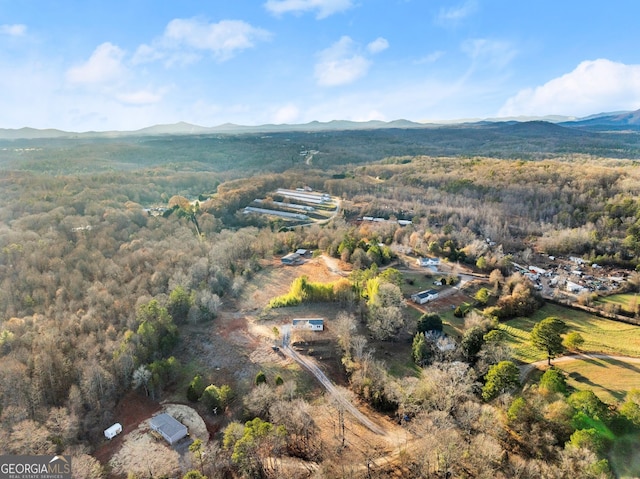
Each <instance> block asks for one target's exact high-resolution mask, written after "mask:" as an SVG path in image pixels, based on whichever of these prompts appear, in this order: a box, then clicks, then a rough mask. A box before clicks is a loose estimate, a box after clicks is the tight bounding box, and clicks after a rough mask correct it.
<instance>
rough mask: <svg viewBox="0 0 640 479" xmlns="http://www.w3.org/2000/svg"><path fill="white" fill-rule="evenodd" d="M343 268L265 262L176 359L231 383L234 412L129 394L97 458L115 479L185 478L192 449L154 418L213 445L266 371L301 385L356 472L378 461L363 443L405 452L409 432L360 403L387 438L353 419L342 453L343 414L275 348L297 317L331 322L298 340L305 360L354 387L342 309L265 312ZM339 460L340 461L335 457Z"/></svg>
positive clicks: (187, 334)
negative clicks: (298, 281) (158, 433)
mask: <svg viewBox="0 0 640 479" xmlns="http://www.w3.org/2000/svg"><path fill="white" fill-rule="evenodd" d="M340 266H341V265H340V264H339V262H338V261H337V260H333V261H330V262H329V264H328V263H327V262H326V261H325V260H323V259H322V258H318V259H309V260H306V261H305V263H304V264H301V265H299V266H283V265H281V264H280V262H279V261H277V260H276V261H272V262H269V263H265V264H264V265H263V269H262V270H261V271H259V272H258V273H256V274H255V276H254V277H253V278H252V279H251V281H249V282H248V283H247V285H246V287H245V289H244V292H243V294H242V295H241V296H240V297H239V298H235V299H232V300H231V299H226V301H225V304H224V306H223V308H222V309H221V311H220V314H219V316H218V317H217V318H216V319H214V320H213V321H211V322H209V323H202V324H197V325H186V326H183V327H182V328H181V341H180V344H179V346H178V347H177V348H176V350H175V351H174V353H175V355H176V357H177V358H178V359H179V360H180V361H181V363H182V364H189V367H190V368H191V369H192V370H193V371H196V372H199V373H201V374H202V375H203V378H204V379H205V382H206V383H209V382H211V383H214V384H217V385H222V384H229V385H230V386H231V387H232V389H233V390H234V392H235V393H236V394H237V398H236V400H235V401H234V402H233V403H232V404H231V406H230V408H229V409H228V410H227V411H224V412H222V413H220V414H219V415H218V416H213V415H212V414H210V413H207V412H205V411H203V410H200V408H201V407H202V406H201V405H199V404H196V405H194V408H197V409H198V410H199V411H197V410H196V409H193V408H191V407H187V406H183V405H180V404H171V405H167V406H163V405H159V404H158V403H155V402H153V401H150V400H149V399H148V398H145V397H141V396H139V395H134V394H131V395H129V396H128V397H127V398H125V400H123V401H122V403H121V405H120V406H119V408H118V409H119V414H118V416H117V418H118V420H120V421H121V422H122V424H123V426H124V431H123V434H121V435H120V436H117V437H116V438H115V439H114V440H112V441H111V442H108V443H106V444H105V445H104V446H103V447H102V448H101V449H100V450H99V451H98V452H97V453H96V456H97V457H98V458H99V459H100V460H101V462H102V463H103V464H108V465H109V467H110V469H111V471H112V472H111V477H117V478H121V477H122V478H125V477H126V474H127V473H128V472H130V471H133V472H136V471H138V472H140V473H141V474H143V475H145V476H150V475H153V477H161V476H162V475H167V476H168V477H177V476H178V475H180V474H181V473H183V472H184V471H185V470H186V469H185V468H188V467H189V466H190V457H189V453H188V452H186V451H187V448H185V447H177V448H175V447H174V448H172V447H170V446H169V445H168V444H166V443H165V441H164V440H158V439H157V438H155V437H154V436H153V435H152V434H151V433H150V429H149V423H148V419H149V418H150V417H151V416H152V415H153V414H154V413H157V412H159V411H160V410H161V408H162V407H165V408H166V409H167V410H168V411H169V412H170V413H171V414H173V415H174V417H176V418H177V419H179V420H181V421H182V422H183V423H184V424H186V425H187V426H188V427H189V431H190V434H191V436H192V437H193V438H200V439H202V440H203V441H205V442H206V441H207V440H208V439H209V438H211V439H216V440H218V439H219V436H217V435H216V434H217V432H219V431H220V430H221V429H223V428H224V427H225V426H226V424H228V422H229V421H230V420H231V419H232V418H237V417H239V416H238V415H239V414H240V413H241V410H242V397H243V395H244V394H246V393H247V392H248V391H249V390H250V389H251V388H252V387H253V384H254V380H255V376H256V374H257V373H258V372H259V371H265V372H266V373H267V376H268V377H269V379H270V380H272V379H273V378H274V376H275V374H279V375H282V376H283V378H285V380H286V379H295V380H296V382H297V384H298V387H299V389H300V390H301V391H303V392H304V393H305V395H306V397H307V399H309V400H311V401H312V408H313V417H314V418H315V419H316V421H317V422H318V425H319V426H320V436H321V437H322V441H323V443H325V444H326V445H328V446H329V447H330V449H331V450H332V451H335V454H339V455H342V456H343V457H344V459H345V461H346V463H348V464H349V465H350V466H349V467H353V470H361V468H362V467H365V464H366V462H367V460H369V458H370V456H371V452H370V451H369V449H367V448H365V449H363V450H360V449H356V444H363V442H362V441H363V440H364V441H365V442H364V443H366V444H369V445H371V446H372V447H374V449H375V451H376V452H375V455H376V456H378V457H385V456H386V457H390V456H391V455H394V454H397V451H398V447H399V444H401V443H404V442H406V440H407V439H406V434H405V432H404V430H403V429H401V428H400V427H399V426H397V425H396V424H395V423H394V422H393V421H391V420H389V419H388V418H386V417H385V416H383V415H380V414H377V413H376V412H375V411H372V410H370V409H368V408H366V407H364V406H363V405H360V409H361V410H362V411H363V412H365V414H366V415H367V416H370V417H372V418H374V420H375V422H376V423H377V424H380V425H382V427H383V428H384V429H385V432H386V435H385V436H384V437H380V436H378V435H376V434H374V433H372V432H371V431H369V430H367V429H366V428H365V427H363V426H362V425H361V424H359V423H358V422H357V421H355V420H354V419H353V418H352V417H350V416H348V415H347V416H348V417H346V426H347V428H346V438H345V439H346V446H347V449H342V448H341V447H340V443H341V438H339V437H338V434H337V429H336V423H335V410H333V412H332V409H331V406H328V404H327V402H328V399H327V393H326V392H325V390H324V388H322V387H321V386H320V384H319V383H318V382H317V381H316V380H315V379H314V378H313V377H312V376H311V375H310V374H309V373H308V372H307V371H305V370H302V369H301V368H300V367H299V366H298V365H297V364H296V363H295V362H294V361H293V360H291V359H289V358H287V357H286V356H285V355H284V354H279V353H278V352H276V351H274V350H273V349H272V346H273V345H274V342H275V341H276V337H275V336H274V333H273V327H274V326H280V325H283V324H290V322H291V319H293V318H296V317H323V318H325V319H326V320H327V321H326V330H325V331H324V332H323V333H320V334H315V335H314V334H311V333H308V334H298V335H296V336H294V338H293V339H294V340H295V341H296V347H297V348H298V349H299V350H300V352H301V354H304V355H305V357H308V358H310V359H312V360H313V361H314V362H316V363H317V364H318V365H319V367H320V368H321V369H322V370H323V371H324V372H325V374H327V375H328V376H329V377H330V378H331V379H332V381H333V382H334V383H336V384H338V385H343V386H346V384H347V378H346V376H345V375H344V371H343V367H342V365H341V364H340V357H339V354H338V353H337V351H336V349H335V343H334V341H333V332H332V330H331V321H332V320H333V319H334V318H335V316H336V314H337V313H338V312H339V311H340V307H339V305H335V304H313V305H300V306H297V307H293V308H282V309H277V310H271V311H270V312H269V313H268V314H264V311H263V309H264V306H265V305H266V304H267V303H268V301H269V300H270V299H271V298H273V297H275V296H278V295H281V294H284V293H286V292H287V291H288V289H289V287H290V285H291V282H292V281H293V280H294V279H295V278H297V277H299V276H301V275H306V276H307V277H308V278H309V280H310V281H319V282H329V281H335V280H337V279H339V278H341V277H343V276H344V273H343V272H342V270H341V268H340ZM182 389H184V388H183V387H182V385H180V387H178V389H177V390H176V391H175V392H174V393H172V398H173V400H174V401H175V400H177V401H178V402H180V401H181V400H184V392H183V391H182ZM181 397H182V399H180V398H181ZM199 413H200V414H199ZM338 451H339V452H338ZM394 451H395V452H394ZM331 454H332V456H333V454H334V453H333V452H332V453H331ZM292 461H293V460H292ZM306 467H307V466H305V467H304V468H303V469H306Z"/></svg>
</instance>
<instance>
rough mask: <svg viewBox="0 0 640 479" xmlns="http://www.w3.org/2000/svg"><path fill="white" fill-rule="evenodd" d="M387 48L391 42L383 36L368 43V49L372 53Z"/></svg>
mask: <svg viewBox="0 0 640 479" xmlns="http://www.w3.org/2000/svg"><path fill="white" fill-rule="evenodd" d="M387 48H389V42H388V41H387V39H386V38H382V37H378V38H376V39H375V40H374V41H372V42H371V43H369V44H368V45H367V50H369V53H372V54H376V53H380V52H382V51H384V50H386V49H387Z"/></svg>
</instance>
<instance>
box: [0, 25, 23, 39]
mask: <svg viewBox="0 0 640 479" xmlns="http://www.w3.org/2000/svg"><path fill="white" fill-rule="evenodd" d="M26 32H27V26H26V25H22V24H19V23H15V24H13V25H9V24H4V25H0V35H9V36H10V37H21V36H22V35H24V34H25V33H26Z"/></svg>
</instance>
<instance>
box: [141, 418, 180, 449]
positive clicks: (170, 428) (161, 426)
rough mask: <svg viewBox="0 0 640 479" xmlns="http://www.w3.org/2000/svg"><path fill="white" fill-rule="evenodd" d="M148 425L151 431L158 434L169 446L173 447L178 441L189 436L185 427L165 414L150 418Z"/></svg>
mask: <svg viewBox="0 0 640 479" xmlns="http://www.w3.org/2000/svg"><path fill="white" fill-rule="evenodd" d="M149 425H150V426H151V429H153V430H154V431H157V432H159V433H160V435H161V436H162V437H164V438H165V440H166V441H167V442H168V443H169V444H171V445H174V444H175V443H176V442H178V441H179V440H180V439H182V438H183V437H185V436H186V435H187V434H189V432H188V431H187V426H185V425H184V424H182V423H181V422H179V421H178V420H177V419H175V418H174V417H173V416H170V415H169V414H166V413H163V414H158V415H157V416H154V417H152V418H151V420H150V421H149Z"/></svg>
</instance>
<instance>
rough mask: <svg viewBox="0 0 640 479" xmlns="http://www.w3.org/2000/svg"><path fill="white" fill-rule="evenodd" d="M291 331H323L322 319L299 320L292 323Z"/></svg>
mask: <svg viewBox="0 0 640 479" xmlns="http://www.w3.org/2000/svg"><path fill="white" fill-rule="evenodd" d="M292 327H293V329H306V330H308V331H324V319H322V318H299V319H294V320H293V321H292Z"/></svg>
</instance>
